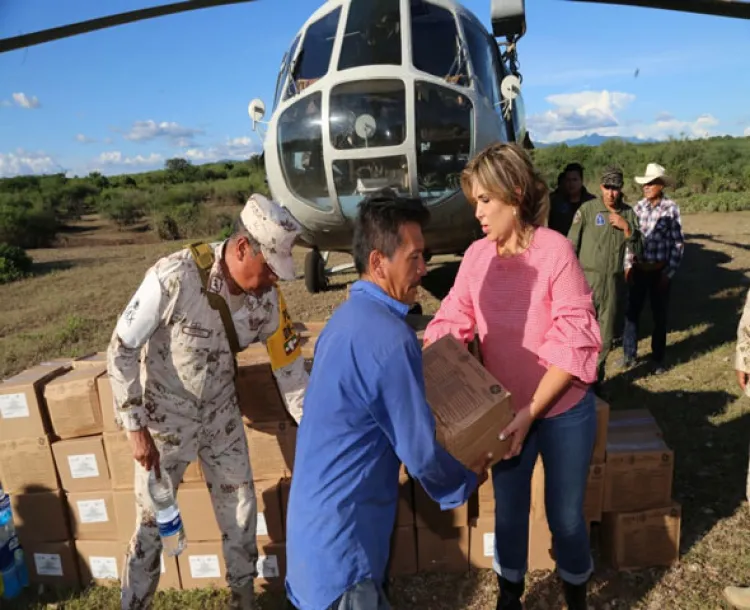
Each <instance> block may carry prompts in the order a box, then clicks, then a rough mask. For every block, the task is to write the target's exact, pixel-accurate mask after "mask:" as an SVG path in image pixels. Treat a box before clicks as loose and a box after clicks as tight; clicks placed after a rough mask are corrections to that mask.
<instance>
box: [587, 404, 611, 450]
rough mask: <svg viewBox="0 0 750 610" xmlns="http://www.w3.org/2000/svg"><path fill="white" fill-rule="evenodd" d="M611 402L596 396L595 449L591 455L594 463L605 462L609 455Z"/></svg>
mask: <svg viewBox="0 0 750 610" xmlns="http://www.w3.org/2000/svg"><path fill="white" fill-rule="evenodd" d="M609 417H610V408H609V404H608V403H606V402H605V401H603V400H602V399H601V398H599V397H598V396H597V397H596V437H595V440H594V451H593V453H592V455H591V463H592V464H603V463H604V461H605V459H606V457H607V431H608V428H609Z"/></svg>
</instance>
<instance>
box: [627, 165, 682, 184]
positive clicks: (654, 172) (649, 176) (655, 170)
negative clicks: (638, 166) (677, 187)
mask: <svg viewBox="0 0 750 610" xmlns="http://www.w3.org/2000/svg"><path fill="white" fill-rule="evenodd" d="M657 179H658V180H661V181H662V182H664V184H669V185H674V180H673V179H672V178H671V177H670V176H668V175H667V171H666V170H665V169H664V168H663V167H662V166H661V165H659V164H658V163H649V164H648V165H647V166H646V174H645V175H644V176H636V177H635V181H636V182H637V183H638V184H648V183H649V182H652V181H653V180H657Z"/></svg>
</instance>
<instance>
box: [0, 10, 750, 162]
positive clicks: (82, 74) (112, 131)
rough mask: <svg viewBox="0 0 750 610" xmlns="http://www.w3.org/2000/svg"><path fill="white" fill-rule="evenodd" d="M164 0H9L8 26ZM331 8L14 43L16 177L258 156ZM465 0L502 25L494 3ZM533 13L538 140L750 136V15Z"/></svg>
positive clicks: (9, 79)
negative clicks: (295, 52)
mask: <svg viewBox="0 0 750 610" xmlns="http://www.w3.org/2000/svg"><path fill="white" fill-rule="evenodd" d="M159 3H160V2H155V1H154V0H108V1H107V2H101V3H91V2H90V1H87V0H67V1H66V2H60V1H59V0H35V1H34V2H24V1H23V0H7V1H6V2H2V3H0V36H1V37H6V36H12V35H17V34H20V33H26V32H31V31H35V30H39V29H43V28H47V27H53V26H56V25H62V24H65V23H70V22H72V21H76V20H82V19H89V18H93V17H97V16H101V15H103V14H105V13H104V11H105V10H106V13H107V14H109V13H115V12H121V11H127V10H132V9H134V8H140V7H144V6H150V5H154V4H159ZM321 4H322V0H258V1H256V2H250V3H247V4H240V5H235V6H226V7H220V8H214V9H207V10H201V11H194V12H191V13H187V14H182V15H173V16H169V17H163V18H159V19H154V20H150V21H147V22H141V23H137V24H130V25H125V26H119V27H117V28H113V29H109V30H105V31H101V32H94V33H90V34H86V35H82V36H78V37H74V38H69V39H66V40H60V41H56V42H51V43H47V44H44V45H38V46H35V47H31V48H28V49H22V50H19V51H13V52H10V53H4V54H1V55H0V75H2V78H0V175H2V176H8V175H16V174H24V173H33V172H54V171H63V170H64V171H69V172H71V173H77V174H79V175H85V174H87V173H88V172H89V171H92V170H99V171H103V172H104V173H107V174H115V173H120V172H124V171H128V172H135V171H144V170H148V169H153V168H158V167H162V166H163V163H164V160H165V159H168V158H170V157H175V156H182V157H187V158H190V159H192V160H193V161H194V162H196V163H200V162H203V161H207V160H214V159H221V158H226V157H237V158H241V157H243V156H247V155H248V154H249V153H250V152H252V151H253V150H257V149H258V148H259V143H258V139H257V137H256V136H255V135H254V134H253V133H252V132H251V130H250V122H249V119H248V116H247V104H248V102H249V100H250V99H252V98H253V97H261V98H263V99H264V100H265V101H266V104H267V106H269V107H270V105H271V103H272V101H273V89H274V85H275V79H276V74H277V71H278V67H279V62H280V60H281V57H282V55H283V53H284V51H285V50H286V48H287V46H288V45H289V43H290V42H291V40H292V39H293V37H294V35H295V34H296V32H297V30H298V29H299V27H300V26H301V25H302V24H303V23H304V22H305V20H306V19H307V17H308V16H309V15H310V14H311V13H312V12H313V11H314V10H315V9H316V8H317V7H318V6H320V5H321ZM463 4H464V5H465V6H467V7H468V8H469V9H471V10H472V11H473V12H474V13H475V14H476V15H477V17H479V19H480V20H481V21H482V22H483V23H485V25H487V26H488V27H489V7H490V0H464V2H463ZM526 10H527V33H526V35H525V37H524V38H523V39H522V40H521V41H520V43H519V45H518V48H519V54H520V66H521V72H522V74H523V76H524V81H523V87H524V100H525V104H526V111H527V115H528V122H529V128H530V130H531V134H532V138H533V139H534V140H538V141H559V140H563V139H567V138H573V137H577V136H580V135H584V134H586V133H592V132H597V133H601V134H605V135H627V136H639V137H648V138H665V137H668V136H670V135H673V136H679V135H680V134H681V133H684V134H686V135H688V136H689V137H701V136H704V135H717V134H731V135H743V134H746V135H750V103H749V101H750V21H744V20H739V19H727V18H721V17H711V16H704V15H691V14H681V13H676V12H671V11H661V10H648V9H641V8H635V7H621V6H599V5H595V4H590V3H575V2H567V1H564V0H527V1H526ZM97 11H98V12H97ZM636 70H638V75H637V76H636Z"/></svg>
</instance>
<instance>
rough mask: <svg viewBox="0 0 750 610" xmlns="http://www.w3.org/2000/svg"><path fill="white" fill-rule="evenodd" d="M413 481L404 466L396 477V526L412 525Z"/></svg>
mask: <svg viewBox="0 0 750 610" xmlns="http://www.w3.org/2000/svg"><path fill="white" fill-rule="evenodd" d="M414 522H415V520H414V481H413V480H412V478H411V477H410V476H409V474H408V473H407V472H406V468H404V465H403V464H402V465H401V470H400V471H399V475H398V508H397V509H396V526H397V527H398V526H402V525H411V526H413V525H414Z"/></svg>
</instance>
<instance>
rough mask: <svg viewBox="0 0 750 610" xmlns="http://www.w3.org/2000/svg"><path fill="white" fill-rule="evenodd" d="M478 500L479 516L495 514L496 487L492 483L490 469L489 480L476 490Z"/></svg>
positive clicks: (492, 515)
mask: <svg viewBox="0 0 750 610" xmlns="http://www.w3.org/2000/svg"><path fill="white" fill-rule="evenodd" d="M476 502H477V505H478V509H477V510H478V513H479V516H480V517H482V516H487V517H494V516H495V488H494V487H493V485H492V472H491V471H490V473H489V476H488V477H487V480H486V481H485V482H484V483H482V484H481V485H480V486H479V489H477V491H476Z"/></svg>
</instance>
